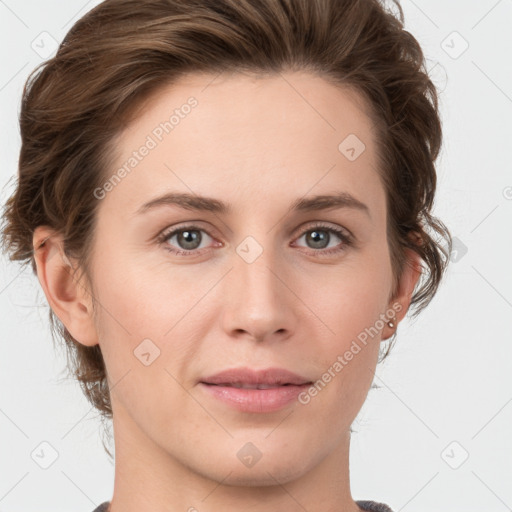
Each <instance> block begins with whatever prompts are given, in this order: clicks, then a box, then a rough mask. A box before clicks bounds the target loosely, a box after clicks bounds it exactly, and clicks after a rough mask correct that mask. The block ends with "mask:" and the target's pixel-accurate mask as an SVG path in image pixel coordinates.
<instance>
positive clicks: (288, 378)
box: [201, 368, 311, 386]
mask: <svg viewBox="0 0 512 512" xmlns="http://www.w3.org/2000/svg"><path fill="white" fill-rule="evenodd" d="M201 382H203V383H206V384H217V385H221V384H224V385H232V384H247V385H254V386H256V385H258V384H266V385H275V386H281V385H284V384H293V385H296V386H300V385H302V384H310V383H311V381H310V380H309V379H308V378H306V377H302V376H301V375H297V374H296V373H293V372H291V371H289V370H286V369H284V368H264V369H262V370H253V369H252V368H229V369H227V370H224V371H222V372H220V373H216V374H215V375H211V376H210V377H205V378H204V379H202V380H201Z"/></svg>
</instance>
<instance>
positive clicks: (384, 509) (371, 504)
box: [95, 500, 393, 512]
mask: <svg viewBox="0 0 512 512" xmlns="http://www.w3.org/2000/svg"><path fill="white" fill-rule="evenodd" d="M356 505H357V506H358V507H359V508H361V509H363V510H365V511H368V512H393V510H391V508H390V507H389V506H388V505H386V504H385V503H378V502H376V501H367V500H360V501H356ZM95 512H96V511H95Z"/></svg>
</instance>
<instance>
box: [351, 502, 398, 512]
mask: <svg viewBox="0 0 512 512" xmlns="http://www.w3.org/2000/svg"><path fill="white" fill-rule="evenodd" d="M356 505H357V506H358V507H360V508H362V509H363V510H367V511H368V512H393V511H392V510H391V508H390V507H389V506H388V505H386V504H385V503H378V502H376V501H356Z"/></svg>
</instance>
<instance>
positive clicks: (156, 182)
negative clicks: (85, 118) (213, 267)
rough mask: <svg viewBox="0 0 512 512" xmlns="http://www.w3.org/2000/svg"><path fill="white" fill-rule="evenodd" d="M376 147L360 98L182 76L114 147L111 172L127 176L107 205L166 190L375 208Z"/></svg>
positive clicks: (324, 88)
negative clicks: (332, 198)
mask: <svg viewBox="0 0 512 512" xmlns="http://www.w3.org/2000/svg"><path fill="white" fill-rule="evenodd" d="M375 137H376V130H375V127H374V125H373V122H372V120H371V118H370V117H369V116H368V106H367V104H366V102H365V101H364V100H363V97H362V96H361V95H359V94H358V93H357V92H356V91H354V90H352V89H348V88H341V87H339V86H335V85H333V84H331V83H329V82H327V81H325V80H324V79H323V78H321V77H319V76H316V75H312V74H309V73H306V72H293V73H291V72H290V73H281V74H276V75H272V76H263V77H255V76H252V75H245V74H241V73H236V74H222V75H210V74H190V75H185V76H183V77H181V78H180V79H179V80H178V81H176V82H174V83H172V84H169V85H166V86H164V87H162V88H160V89H159V90H158V92H157V93H155V94H153V95H152V96H150V97H149V98H147V99H146V101H145V102H144V103H142V104H141V107H140V109H139V111H138V115H137V117H136V118H135V119H134V121H132V122H131V123H130V124H129V125H128V127H127V128H126V129H125V130H124V132H123V133H122V134H121V135H120V137H119V138H118V140H117V146H116V150H117V153H118V158H117V162H116V164H117V166H118V167H120V166H122V165H124V166H125V167H126V168H128V167H131V168H130V170H129V172H128V173H125V174H127V175H126V178H123V180H122V183H120V185H119V186H116V187H115V188H116V190H114V191H113V192H112V193H110V194H109V196H111V197H109V200H113V199H114V196H118V199H122V198H121V197H120V196H121V190H123V196H124V199H125V200H126V201H128V202H129V203H130V205H131V206H132V207H136V206H137V205H140V203H142V202H144V199H147V198H148V197H149V196H150V195H151V194H152V193H154V192H155V191H159V192H162V191H163V190H164V189H165V190H181V191H187V192H193V193H197V194H202V195H208V196H216V195H217V196H226V195H228V196H230V197H233V198H235V197H236V198H239V199H240V200H242V199H243V198H246V199H251V198H252V199H253V200H255V199H256V198H260V199H265V200H267V201H268V200H270V199H271V198H272V197H274V194H279V196H280V197H283V198H285V197H286V193H287V191H290V194H291V195H290V198H292V197H293V199H296V197H297V196H298V195H299V196H301V195H306V194H307V193H308V191H309V190H311V193H315V194H320V193H327V192H328V191H329V190H332V189H333V188H336V189H337V190H340V189H343V190H346V191H348V192H350V193H352V194H353V195H355V196H356V197H360V198H363V197H364V198H365V199H366V201H365V202H373V203H375V204H376V207H377V208H379V207H382V202H383V190H382V187H381V184H380V180H379V178H378V173H377V157H376V146H375ZM144 146H145V147H146V148H150V149H149V150H147V149H146V150H145V151H144V153H145V155H144V156H143V157H141V156H140V154H139V155H138V156H137V161H136V162H135V161H134V158H135V157H134V152H138V153H140V151H139V149H142V148H143V147H144ZM130 159H131V160H132V161H131V164H132V165H128V166H127V165H126V164H127V163H128V162H129V161H130ZM112 171H114V172H115V169H112ZM248 191H250V195H249V196H247V195H244V194H247V192H248ZM132 210H133V208H132Z"/></svg>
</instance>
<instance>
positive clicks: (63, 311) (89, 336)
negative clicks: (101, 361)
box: [32, 226, 98, 346]
mask: <svg viewBox="0 0 512 512" xmlns="http://www.w3.org/2000/svg"><path fill="white" fill-rule="evenodd" d="M32 243H33V246H34V258H35V262H36V266H37V277H38V279H39V282H40V283H41V287H42V288H43V291H44V293H45V295H46V299H47V300H48V303H49V305H50V307H51V308H52V310H53V312H54V313H55V314H56V315H57V317H58V318H59V320H60V321H61V322H62V323H63V324H64V326H65V327H66V329H67V330H68V331H69V333H70V334H71V336H73V338H74V339H75V340H76V341H78V342H80V343H81V344H83V345H87V346H93V345H97V344H98V336H97V332H96V327H95V324H94V318H93V309H92V297H91V295H90V293H89V292H88V291H87V290H86V289H85V287H84V285H82V284H81V283H80V282H78V280H77V278H76V277H75V275H74V274H75V270H76V268H75V267H74V266H73V264H72V263H71V262H70V261H69V259H68V258H67V256H66V254H65V253H64V250H63V247H64V245H63V241H62V236H61V235H60V234H59V233H57V232H56V231H55V230H53V229H51V228H49V227H48V226H38V227H37V228H36V229H35V231H34V235H33V239H32ZM77 274H78V273H77Z"/></svg>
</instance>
